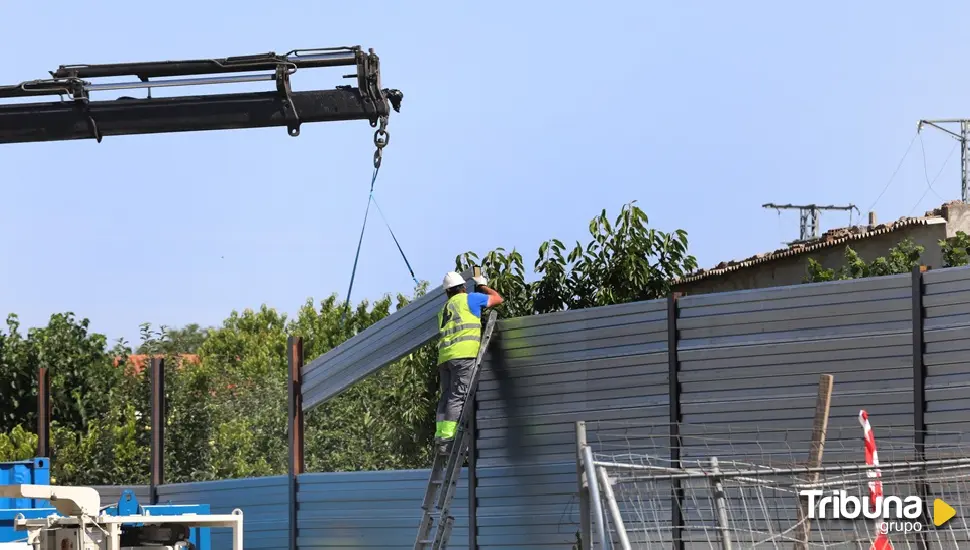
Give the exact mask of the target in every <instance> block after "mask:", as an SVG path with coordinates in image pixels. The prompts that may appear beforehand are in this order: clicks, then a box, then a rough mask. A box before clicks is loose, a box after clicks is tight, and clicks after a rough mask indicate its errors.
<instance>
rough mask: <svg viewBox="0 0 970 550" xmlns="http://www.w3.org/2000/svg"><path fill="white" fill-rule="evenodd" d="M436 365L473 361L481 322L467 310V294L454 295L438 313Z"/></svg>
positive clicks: (480, 333)
mask: <svg viewBox="0 0 970 550" xmlns="http://www.w3.org/2000/svg"><path fill="white" fill-rule="evenodd" d="M438 337H439V338H438V364H439V365H440V364H441V363H444V362H445V361H450V360H452V359H474V358H476V357H478V348H479V346H480V344H481V339H482V321H481V319H479V318H478V317H476V316H475V315H474V314H472V312H471V310H470V309H468V294H464V293H462V294H456V295H454V296H452V297H451V298H449V299H448V302H447V303H445V307H443V308H442V309H441V311H439V312H438Z"/></svg>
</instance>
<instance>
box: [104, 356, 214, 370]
mask: <svg viewBox="0 0 970 550" xmlns="http://www.w3.org/2000/svg"><path fill="white" fill-rule="evenodd" d="M155 357H160V358H165V357H166V356H165V355H163V354H157V355H155ZM149 359H151V357H150V356H149V355H148V354H144V353H143V354H135V355H129V356H128V361H127V362H128V363H130V364H131V365H132V366H134V367H135V374H141V372H142V371H143V370H145V366H146V365H147V364H148V361H149ZM178 359H179V364H181V362H182V361H186V362H189V363H192V364H196V365H197V364H199V363H201V362H202V360H201V359H200V358H199V356H198V355H195V354H184V355H179V356H178ZM121 360H122V358H121V357H115V358H114V366H116V367H117V366H119V365H120V364H121Z"/></svg>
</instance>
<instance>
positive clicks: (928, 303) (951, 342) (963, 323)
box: [923, 267, 970, 502]
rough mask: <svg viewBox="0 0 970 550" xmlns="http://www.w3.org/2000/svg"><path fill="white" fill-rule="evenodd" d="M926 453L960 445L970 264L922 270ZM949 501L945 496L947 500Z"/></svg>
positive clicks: (967, 369) (967, 400)
mask: <svg viewBox="0 0 970 550" xmlns="http://www.w3.org/2000/svg"><path fill="white" fill-rule="evenodd" d="M923 285H924V286H923V311H924V315H925V317H924V320H923V329H924V332H923V345H924V347H923V365H924V367H925V369H926V416H925V422H926V428H927V432H928V433H927V436H926V445H927V452H928V453H934V454H948V453H949V452H951V451H956V450H958V449H959V450H963V451H964V452H965V450H966V447H967V445H968V444H970V441H967V435H966V427H967V425H968V418H970V413H968V408H970V405H968V404H970V268H966V267H959V268H951V269H941V270H933V271H928V272H926V273H924V274H923ZM947 502H949V501H947Z"/></svg>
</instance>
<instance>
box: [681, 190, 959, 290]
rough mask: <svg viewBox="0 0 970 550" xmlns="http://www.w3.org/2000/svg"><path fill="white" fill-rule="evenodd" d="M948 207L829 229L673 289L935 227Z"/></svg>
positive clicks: (689, 279)
mask: <svg viewBox="0 0 970 550" xmlns="http://www.w3.org/2000/svg"><path fill="white" fill-rule="evenodd" d="M948 204H949V203H947V204H944V205H943V206H942V207H940V208H937V209H935V210H931V211H929V212H926V215H924V216H919V217H907V216H904V217H902V218H899V219H898V220H897V221H895V222H889V223H883V224H879V225H877V226H875V227H872V228H870V227H868V226H865V225H855V226H850V227H839V228H836V229H830V230H828V231H826V232H825V233H824V234H823V235H822V236H821V237H819V238H818V239H814V240H811V241H807V242H801V243H796V244H792V245H790V246H788V247H787V248H781V249H778V250H775V251H774V252H766V253H762V254H755V255H754V256H751V257H750V258H746V259H744V260H731V261H728V262H721V263H719V264H717V266H715V267H713V268H711V269H698V270H697V271H695V272H693V273H691V274H690V275H686V276H684V277H681V278H680V279H677V280H676V281H674V283H673V284H674V285H680V284H685V283H692V282H694V281H699V280H701V279H707V278H708V277H715V276H717V275H724V274H726V273H731V272H732V271H738V270H740V269H744V268H746V267H751V266H754V265H758V264H763V263H766V262H771V261H774V260H778V259H781V258H789V257H791V256H798V255H799V254H805V253H808V252H814V251H816V250H821V249H824V248H830V247H833V246H838V245H840V244H843V243H847V242H849V241H859V240H862V239H868V238H870V237H875V236H876V235H885V234H886V233H892V232H893V231H898V230H900V229H903V228H905V227H913V226H918V225H935V224H939V223H946V218H945V211H946V207H947V206H948Z"/></svg>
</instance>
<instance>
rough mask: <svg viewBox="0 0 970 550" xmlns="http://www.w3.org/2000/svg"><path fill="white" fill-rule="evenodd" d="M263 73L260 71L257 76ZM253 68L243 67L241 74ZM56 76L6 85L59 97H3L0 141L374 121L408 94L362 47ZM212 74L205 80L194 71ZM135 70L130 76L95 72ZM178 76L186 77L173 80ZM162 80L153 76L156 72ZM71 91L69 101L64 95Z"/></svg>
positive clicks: (10, 92) (78, 69) (16, 93)
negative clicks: (250, 88) (306, 79)
mask: <svg viewBox="0 0 970 550" xmlns="http://www.w3.org/2000/svg"><path fill="white" fill-rule="evenodd" d="M339 66H355V67H356V69H357V70H356V73H355V74H348V75H344V78H353V79H356V87H353V86H337V87H336V88H334V89H328V90H314V91H301V92H294V91H292V90H291V87H290V77H291V75H293V74H294V73H296V72H298V71H299V70H301V69H313V68H320V67H339ZM259 71H262V74H252V73H258V72H259ZM242 73H247V74H242ZM50 75H51V78H49V79H42V80H32V81H26V82H21V83H20V84H15V85H12V86H0V100H3V99H15V100H22V99H24V98H28V99H32V98H39V97H44V96H59V97H60V100H58V101H43V102H15V103H5V104H4V103H0V143H24V142H38V141H64V140H75V139H96V140H97V141H99V142H100V141H101V139H102V138H103V137H104V136H117V135H131V134H156V133H167V132H188V131H200V130H232V129H242V128H264V127H270V126H285V127H287V130H288V133H289V134H290V135H291V136H298V135H299V133H300V125H301V124H303V123H312V122H335V121H344V120H368V121H370V124H371V126H377V123H378V121H379V120H381V119H386V117H388V116H389V115H390V111H391V109H392V108H393V109H394V110H395V111H400V104H401V99H402V98H403V94H401V92H400V91H398V90H391V89H382V88H381V80H380V60H379V59H378V57H377V55H376V54H375V53H374V51H373V50H369V51H368V52H364V51H363V49H362V48H361V47H360V46H353V47H340V48H326V49H316V50H293V51H290V52H288V53H286V54H283V55H277V54H276V53H273V52H270V53H265V54H257V55H248V56H238V57H227V58H220V59H195V60H183V61H152V62H143V63H114V64H102V65H61V66H60V67H58V68H57V70H55V71H51V72H50ZM199 75H209V76H205V77H201V78H184V77H189V76H195V77H197V76H199ZM123 76H132V77H136V78H137V79H138V80H132V81H129V82H106V83H92V82H91V80H90V79H95V78H109V77H123ZM174 77H182V78H174ZM159 78H161V79H162V80H152V79H159ZM260 81H271V82H274V83H275V90H272V91H266V92H247V93H234V94H216V95H195V96H181V97H166V98H152V97H151V90H152V89H153V88H163V87H164V88H172V87H184V86H201V85H224V84H236V83H243V82H260ZM139 88H144V89H147V90H148V96H147V97H145V98H132V97H122V98H118V99H112V100H101V101H97V100H93V99H92V98H91V94H92V93H95V92H103V91H109V90H132V89H139ZM65 98H66V99H65Z"/></svg>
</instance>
